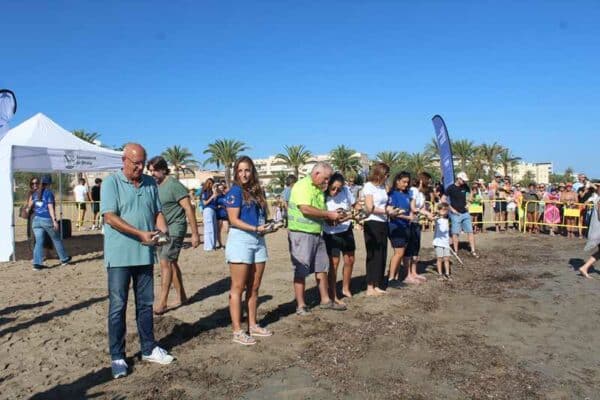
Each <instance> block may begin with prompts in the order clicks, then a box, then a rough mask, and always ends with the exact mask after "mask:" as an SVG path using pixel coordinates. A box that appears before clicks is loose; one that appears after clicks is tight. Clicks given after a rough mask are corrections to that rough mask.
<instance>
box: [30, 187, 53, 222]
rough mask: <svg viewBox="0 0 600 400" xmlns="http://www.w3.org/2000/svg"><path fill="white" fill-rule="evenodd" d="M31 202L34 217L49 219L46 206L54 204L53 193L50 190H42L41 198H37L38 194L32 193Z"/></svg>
mask: <svg viewBox="0 0 600 400" xmlns="http://www.w3.org/2000/svg"><path fill="white" fill-rule="evenodd" d="M31 199H32V200H33V212H34V214H35V216H36V217H39V218H48V219H51V218H52V217H51V216H50V211H49V210H48V204H54V193H52V191H51V190H48V189H44V192H43V193H42V198H41V199H40V198H39V195H38V192H37V191H36V192H33V194H32V195H31Z"/></svg>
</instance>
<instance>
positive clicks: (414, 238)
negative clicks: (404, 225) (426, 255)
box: [404, 222, 421, 257]
mask: <svg viewBox="0 0 600 400" xmlns="http://www.w3.org/2000/svg"><path fill="white" fill-rule="evenodd" d="M419 250H421V225H419V224H417V223H414V222H413V223H411V224H410V235H409V237H408V244H407V245H406V252H405V253H404V257H417V256H418V255H419Z"/></svg>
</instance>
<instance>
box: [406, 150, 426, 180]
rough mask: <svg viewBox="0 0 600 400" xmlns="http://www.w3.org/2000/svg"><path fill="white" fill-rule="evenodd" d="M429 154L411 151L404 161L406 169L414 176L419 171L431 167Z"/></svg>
mask: <svg viewBox="0 0 600 400" xmlns="http://www.w3.org/2000/svg"><path fill="white" fill-rule="evenodd" d="M431 161H432V159H431V156H430V155H429V154H426V153H413V154H410V155H409V156H408V160H407V162H406V167H407V169H408V170H409V171H410V172H411V174H412V175H414V176H416V175H417V174H418V173H419V172H424V171H425V170H427V169H429V168H431Z"/></svg>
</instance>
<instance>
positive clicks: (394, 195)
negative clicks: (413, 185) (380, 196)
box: [388, 190, 412, 235]
mask: <svg viewBox="0 0 600 400" xmlns="http://www.w3.org/2000/svg"><path fill="white" fill-rule="evenodd" d="M411 200H412V196H411V194H410V190H407V191H406V192H401V191H399V190H393V191H391V192H390V193H389V194H388V205H389V206H392V207H398V208H401V209H403V210H406V212H407V213H408V212H410V201H411ZM409 223H410V221H408V220H406V219H404V218H390V220H389V222H388V224H389V230H390V235H391V234H392V233H393V231H394V230H395V229H398V228H406V227H407V226H408V225H409Z"/></svg>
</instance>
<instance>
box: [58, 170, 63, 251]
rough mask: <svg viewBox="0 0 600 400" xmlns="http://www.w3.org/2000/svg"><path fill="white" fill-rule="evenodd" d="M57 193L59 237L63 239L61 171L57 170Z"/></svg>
mask: <svg viewBox="0 0 600 400" xmlns="http://www.w3.org/2000/svg"><path fill="white" fill-rule="evenodd" d="M58 193H59V194H60V205H59V210H60V211H59V214H60V219H59V222H60V223H59V229H60V239H61V240H62V239H63V228H62V226H63V224H62V219H63V194H62V193H63V192H62V172H61V171H58Z"/></svg>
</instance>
